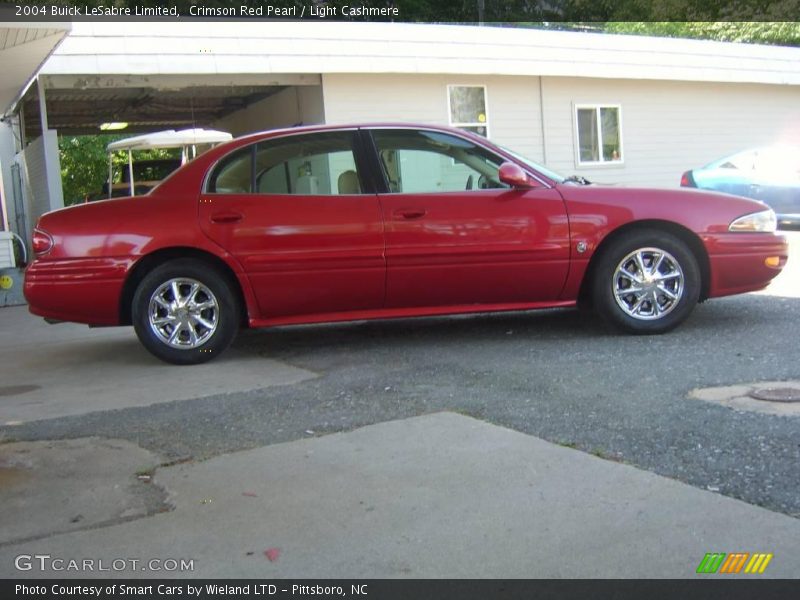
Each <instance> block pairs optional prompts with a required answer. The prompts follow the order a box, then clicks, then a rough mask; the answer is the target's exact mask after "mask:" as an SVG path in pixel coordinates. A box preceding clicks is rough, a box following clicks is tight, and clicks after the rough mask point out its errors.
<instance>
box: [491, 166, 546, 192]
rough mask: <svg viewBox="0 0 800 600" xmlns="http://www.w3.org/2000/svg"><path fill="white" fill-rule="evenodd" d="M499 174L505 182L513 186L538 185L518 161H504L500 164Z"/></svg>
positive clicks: (527, 186)
mask: <svg viewBox="0 0 800 600" xmlns="http://www.w3.org/2000/svg"><path fill="white" fill-rule="evenodd" d="M497 176H498V178H499V179H500V181H502V182H503V183H506V184H508V185H510V186H511V187H513V188H523V189H525V188H532V187H537V185H536V182H535V181H534V180H533V179H531V177H530V176H529V175H528V174H527V173H526V172H525V171H524V169H523V168H522V167H520V166H519V165H518V164H516V163H512V162H504V163H503V164H502V165H500V170H499V171H498V172H497Z"/></svg>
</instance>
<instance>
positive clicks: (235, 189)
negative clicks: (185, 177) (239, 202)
mask: <svg viewBox="0 0 800 600" xmlns="http://www.w3.org/2000/svg"><path fill="white" fill-rule="evenodd" d="M252 182H253V146H247V147H246V148H241V149H239V150H237V151H236V152H233V153H232V154H229V155H228V156H226V157H225V158H223V159H222V160H221V161H220V162H219V163H217V166H216V167H214V172H213V173H212V174H211V177H210V178H209V180H208V192H209V193H211V194H249V193H251V192H252V189H253V187H252V185H253V183H252Z"/></svg>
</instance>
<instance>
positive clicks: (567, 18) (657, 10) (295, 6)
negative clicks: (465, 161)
mask: <svg viewBox="0 0 800 600" xmlns="http://www.w3.org/2000/svg"><path fill="white" fill-rule="evenodd" d="M108 19H113V20H152V19H292V20H333V21H401V22H439V23H543V22H546V23H599V22H626V21H627V22H639V21H641V22H686V21H695V22H696V21H701V22H702V21H706V22H709V21H729V22H734V21H735V22H739V21H748V22H757V21H762V22H764V21H769V22H775V21H797V20H798V19H800V1H798V0H663V1H662V2H657V3H656V2H651V1H650V0H647V1H645V0H238V1H233V0H167V1H163V0H2V4H0V21H4V22H13V21H26V22H31V21H70V20H108Z"/></svg>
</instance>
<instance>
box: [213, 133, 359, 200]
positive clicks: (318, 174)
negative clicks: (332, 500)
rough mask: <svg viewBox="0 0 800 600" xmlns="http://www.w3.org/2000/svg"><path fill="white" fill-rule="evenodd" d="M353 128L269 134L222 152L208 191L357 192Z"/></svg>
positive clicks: (324, 193)
mask: <svg viewBox="0 0 800 600" xmlns="http://www.w3.org/2000/svg"><path fill="white" fill-rule="evenodd" d="M354 136H355V133H354V132H349V131H345V132H321V133H311V134H305V135H295V136H290V137H284V138H277V139H269V140H264V141H262V142H259V143H257V144H254V145H252V146H248V147H247V148H243V149H242V150H239V151H237V152H234V153H233V154H231V155H229V156H227V157H225V158H224V159H223V160H221V161H220V162H219V163H218V164H217V166H216V167H215V168H214V170H213V172H212V174H211V177H210V178H209V183H208V192H209V193H217V194H264V195H275V194H280V195H286V194H288V195H293V194H302V195H319V196H335V195H345V194H361V193H362V192H363V189H364V188H363V185H362V175H361V173H360V172H359V169H358V167H357V165H356V159H355V154H354V151H353V146H354V139H355V137H354Z"/></svg>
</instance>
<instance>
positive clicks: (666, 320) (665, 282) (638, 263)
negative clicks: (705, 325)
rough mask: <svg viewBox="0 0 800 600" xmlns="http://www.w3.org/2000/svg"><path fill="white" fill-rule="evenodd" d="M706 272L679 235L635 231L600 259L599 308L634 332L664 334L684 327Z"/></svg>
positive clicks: (595, 290) (595, 294) (596, 278)
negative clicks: (703, 274) (678, 327)
mask: <svg viewBox="0 0 800 600" xmlns="http://www.w3.org/2000/svg"><path fill="white" fill-rule="evenodd" d="M700 287H701V274H700V268H699V267H698V264H697V259H696V258H695V256H694V254H693V253H692V251H691V250H690V249H689V248H688V247H687V245H686V244H685V243H684V242H683V241H682V240H681V239H680V238H678V237H676V236H674V235H672V234H669V233H666V232H663V231H657V230H640V231H634V232H631V233H630V234H628V235H625V236H622V237H620V238H618V239H616V240H614V241H613V242H612V243H611V245H610V246H609V247H607V248H606V249H605V250H604V251H603V254H602V255H601V256H600V257H599V261H598V263H597V266H596V269H595V272H594V273H593V280H592V298H593V300H594V306H595V309H596V310H597V311H598V312H599V313H600V315H601V316H602V317H603V318H604V319H605V320H606V321H608V322H610V323H611V324H612V325H614V326H616V327H617V328H619V329H622V330H624V331H627V332H630V333H639V334H648V333H664V332H666V331H669V330H671V329H673V328H674V327H676V326H678V325H679V324H680V323H682V322H683V321H684V320H686V318H687V317H688V316H689V314H690V313H691V312H692V309H693V308H694V307H695V305H696V304H697V301H698V299H699V297H700Z"/></svg>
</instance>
